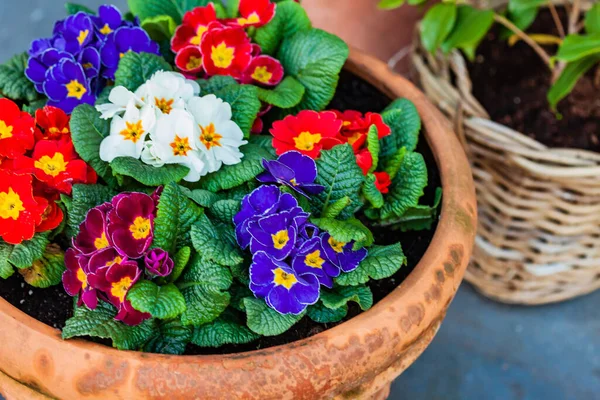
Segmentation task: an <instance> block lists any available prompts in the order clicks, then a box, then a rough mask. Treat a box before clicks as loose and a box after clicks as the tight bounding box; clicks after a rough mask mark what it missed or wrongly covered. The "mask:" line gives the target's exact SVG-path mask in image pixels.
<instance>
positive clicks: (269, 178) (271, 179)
mask: <svg viewBox="0 0 600 400" xmlns="http://www.w3.org/2000/svg"><path fill="white" fill-rule="evenodd" d="M263 167H264V168H265V170H266V171H265V172H263V173H262V174H260V175H258V176H257V177H256V179H258V180H259V181H260V182H263V183H279V184H281V185H286V186H288V187H290V188H292V189H293V190H295V191H296V192H298V193H300V194H301V195H303V196H305V197H309V195H315V194H319V193H321V192H322V191H323V190H324V189H325V188H324V187H323V186H321V185H317V184H315V183H314V182H315V179H317V165H316V164H315V161H314V160H313V159H312V158H310V157H308V156H305V155H304V154H302V153H300V152H298V151H288V152H286V153H283V154H282V155H281V156H280V157H279V158H278V159H277V160H273V161H269V160H266V159H265V160H263Z"/></svg>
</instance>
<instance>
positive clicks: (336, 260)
mask: <svg viewBox="0 0 600 400" xmlns="http://www.w3.org/2000/svg"><path fill="white" fill-rule="evenodd" d="M321 246H322V248H323V250H324V251H325V256H326V257H327V259H328V260H329V261H330V262H331V263H332V264H333V265H335V266H336V267H337V268H339V269H341V270H342V271H344V272H350V271H354V270H355V269H356V268H357V267H358V264H360V263H361V261H362V260H364V259H365V258H366V257H367V249H365V248H364V247H363V248H361V249H359V250H356V251H354V250H352V247H353V246H354V241H352V242H348V243H344V242H339V241H337V240H335V239H334V238H333V236H331V235H330V234H329V233H324V234H323V235H322V236H321Z"/></svg>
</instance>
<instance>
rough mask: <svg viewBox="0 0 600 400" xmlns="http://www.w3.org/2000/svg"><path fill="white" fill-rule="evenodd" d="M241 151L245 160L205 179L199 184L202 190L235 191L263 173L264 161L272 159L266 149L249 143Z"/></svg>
mask: <svg viewBox="0 0 600 400" xmlns="http://www.w3.org/2000/svg"><path fill="white" fill-rule="evenodd" d="M240 150H241V151H242V152H243V153H244V158H242V161H241V162H240V163H239V164H235V165H224V166H223V167H221V169H220V170H218V171H217V172H215V173H212V174H209V175H207V176H205V177H203V178H202V179H201V180H200V182H199V184H200V188H202V189H206V190H210V191H211V192H218V191H221V190H227V189H233V188H234V187H236V186H240V185H241V184H243V183H245V182H247V181H249V180H252V179H254V178H255V177H256V175H258V174H260V173H261V172H263V171H264V168H263V166H262V160H263V159H264V158H266V159H271V155H270V154H269V153H268V152H267V151H266V150H265V149H263V148H260V147H258V146H257V145H255V144H250V143H249V144H247V145H244V146H242V147H241V148H240Z"/></svg>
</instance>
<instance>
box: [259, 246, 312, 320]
mask: <svg viewBox="0 0 600 400" xmlns="http://www.w3.org/2000/svg"><path fill="white" fill-rule="evenodd" d="M250 290H252V292H253V293H254V295H255V296H256V297H258V298H261V299H265V301H266V302H267V305H268V306H269V307H271V308H273V309H274V310H275V311H277V312H279V313H281V314H294V315H298V314H300V313H302V312H303V311H304V310H306V307H308V306H309V305H311V304H315V303H316V302H317V300H318V299H319V281H318V279H317V277H316V276H315V275H313V274H310V273H305V274H301V273H298V272H297V271H294V269H292V268H291V267H290V266H289V265H288V264H286V263H285V262H283V261H278V260H275V259H273V258H272V257H270V256H269V255H268V254H267V253H265V252H263V251H259V252H257V253H256V254H254V257H253V259H252V265H251V266H250Z"/></svg>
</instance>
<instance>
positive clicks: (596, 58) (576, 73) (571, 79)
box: [548, 54, 600, 110]
mask: <svg viewBox="0 0 600 400" xmlns="http://www.w3.org/2000/svg"><path fill="white" fill-rule="evenodd" d="M599 62H600V55H598V54H595V55H593V56H588V57H585V58H582V59H579V60H577V61H574V62H571V63H569V64H567V66H566V68H565V69H564V71H563V72H562V74H561V75H560V77H559V78H558V79H557V80H556V82H554V84H553V85H552V87H551V88H550V90H549V91H548V102H549V103H550V107H552V109H554V110H555V109H556V105H557V104H558V102H559V101H561V100H562V99H563V98H565V97H566V96H567V95H568V94H569V93H571V90H573V88H574V87H575V84H576V83H577V81H578V80H579V78H581V77H582V76H583V75H585V73H586V72H587V71H589V70H590V69H592V67H593V66H594V65H596V64H597V63H599Z"/></svg>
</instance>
